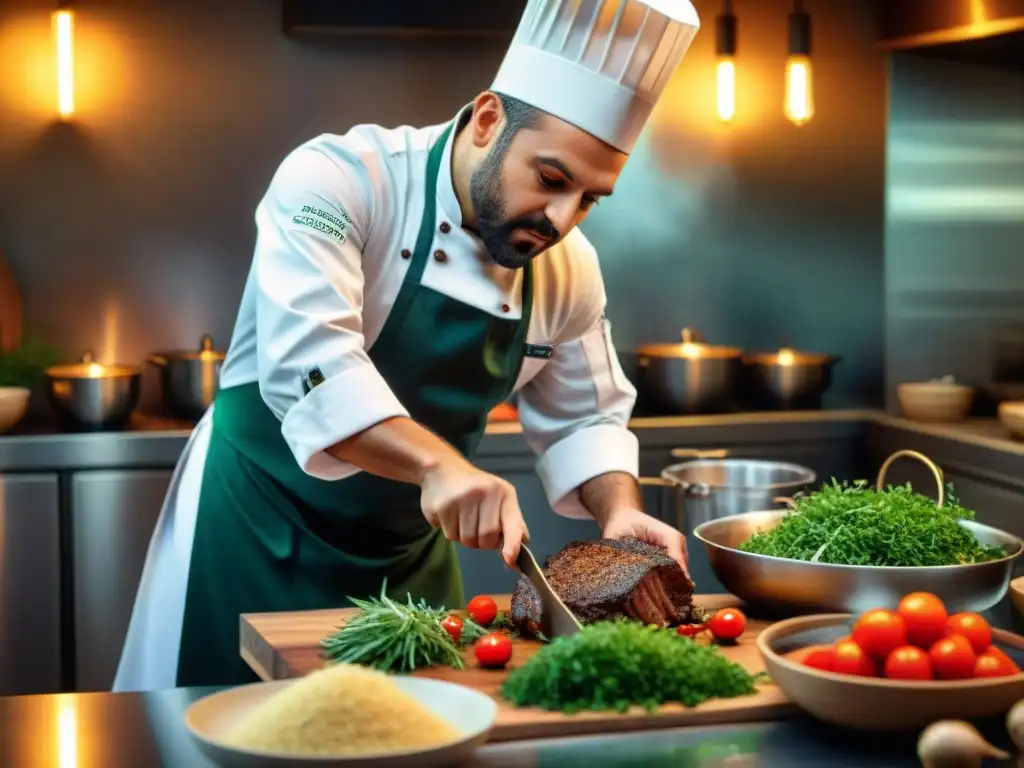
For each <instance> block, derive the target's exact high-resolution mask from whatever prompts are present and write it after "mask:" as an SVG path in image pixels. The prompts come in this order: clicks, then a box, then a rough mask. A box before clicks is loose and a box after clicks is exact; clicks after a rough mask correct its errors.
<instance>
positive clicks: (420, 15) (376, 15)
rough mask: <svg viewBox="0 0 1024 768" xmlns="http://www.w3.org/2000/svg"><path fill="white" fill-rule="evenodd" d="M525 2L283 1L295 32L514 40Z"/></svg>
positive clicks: (289, 29) (288, 27) (290, 31)
mask: <svg viewBox="0 0 1024 768" xmlns="http://www.w3.org/2000/svg"><path fill="white" fill-rule="evenodd" d="M525 8H526V0H281V11H282V14H281V15H282V27H283V29H284V33H285V34H286V35H290V36H308V35H317V36H325V35H326V36H331V35H345V34H352V33H359V34H364V35H365V34H442V35H493V36H499V37H507V38H509V39H511V38H512V35H513V34H514V33H515V31H516V26H517V25H518V24H519V19H520V18H521V17H522V15H523V10H524V9H525Z"/></svg>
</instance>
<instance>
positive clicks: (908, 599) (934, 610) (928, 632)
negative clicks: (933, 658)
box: [896, 592, 946, 649]
mask: <svg viewBox="0 0 1024 768" xmlns="http://www.w3.org/2000/svg"><path fill="white" fill-rule="evenodd" d="M896 612H897V613H898V614H899V615H900V616H902V617H903V623H904V624H905V625H906V627H907V640H909V641H910V643H911V644H912V645H916V646H917V647H918V648H924V649H930V648H931V647H932V646H933V645H934V644H935V642H936V641H937V640H940V639H942V637H943V636H945V634H946V606H945V605H944V604H943V602H942V601H941V600H940V599H939V598H937V597H936V596H935V595H933V594H931V593H930V592H911V593H910V594H909V595H906V596H905V597H904V598H903V599H902V600H900V604H899V606H898V607H897V609H896Z"/></svg>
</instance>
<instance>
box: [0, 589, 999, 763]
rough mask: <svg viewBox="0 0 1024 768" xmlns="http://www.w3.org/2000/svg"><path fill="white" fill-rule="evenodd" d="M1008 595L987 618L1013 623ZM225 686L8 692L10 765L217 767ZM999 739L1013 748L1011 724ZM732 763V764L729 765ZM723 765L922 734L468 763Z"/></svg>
mask: <svg viewBox="0 0 1024 768" xmlns="http://www.w3.org/2000/svg"><path fill="white" fill-rule="evenodd" d="M1011 611H1012V608H1011V607H1010V605H1009V601H1008V600H1004V601H1003V602H1002V603H1001V604H1000V605H999V606H997V607H996V609H994V610H993V611H991V612H989V613H988V614H987V615H988V617H989V619H990V620H992V621H993V623H995V624H997V625H999V626H1004V627H1008V628H1009V627H1010V626H1011V625H1012V624H1013V622H1014V621H1019V619H1017V618H1016V617H1015V616H1014V615H1011ZM215 690H218V689H215V688H182V689H176V690H169V691H159V692H153V693H146V694H130V693H124V694H106V693H96V694H64V695H56V696H24V697H8V698H0V765H10V766H17V767H18V768H64V766H72V765H73V766H75V767H76V768H99V766H102V767H103V768H138V767H139V766H146V767H147V768H150V767H152V768H157V767H158V766H165V767H166V768H212V766H213V764H212V763H210V762H208V761H207V760H206V759H205V758H204V757H203V756H202V754H201V753H200V752H199V751H198V749H197V748H196V747H195V746H193V744H192V741H191V738H190V736H189V734H188V732H187V730H186V728H185V726H184V723H183V721H182V714H183V712H184V711H185V709H186V708H187V707H188V705H189V704H190V703H192V702H193V701H195V700H196V699H197V698H199V697H201V696H204V695H207V694H208V693H212V692H214V691H215ZM981 725H982V730H983V731H984V733H985V735H986V736H987V737H988V738H989V740H990V741H992V742H993V743H995V744H997V745H998V746H1000V747H1003V748H1005V749H1011V746H1010V744H1009V741H1008V739H1007V736H1006V732H1005V730H1004V728H1003V727H1002V723H1000V722H998V721H995V722H990V723H984V724H981ZM726 760H727V762H726ZM641 765H642V766H665V767H666V768H667V767H668V766H672V767H673V768H713V767H714V768H721V766H724V765H728V766H733V767H738V768H741V767H742V766H757V767H758V768H821V766H830V768H847V767H848V768H864V766H871V768H917V766H919V765H920V763H919V762H918V760H917V758H916V755H915V736H914V735H901V736H890V735H886V736H884V737H881V736H878V735H871V736H868V737H865V734H863V733H860V732H853V731H848V730H844V729H839V728H834V727H831V726H827V725H825V724H823V723H820V722H818V721H816V720H813V719H811V718H809V717H806V716H803V715H800V716H797V717H794V718H791V719H789V720H785V721H779V722H765V723H750V724H743V725H734V726H715V727H694V728H677V729H666V730H660V731H646V732H644V733H642V734H640V733H625V734H613V735H602V736H592V737H575V738H565V739H546V740H537V741H521V742H510V743H505V744H495V745H492V746H487V745H485V746H484V747H482V748H481V749H479V750H477V753H476V755H475V756H474V758H473V759H472V760H470V761H469V762H467V763H464V768H470V767H471V766H473V767H475V768H518V767H519V766H522V767H523V768H526V767H529V768H538V767H543V766H559V768H573V767H575V766H579V768H590V766H615V768H627V766H641Z"/></svg>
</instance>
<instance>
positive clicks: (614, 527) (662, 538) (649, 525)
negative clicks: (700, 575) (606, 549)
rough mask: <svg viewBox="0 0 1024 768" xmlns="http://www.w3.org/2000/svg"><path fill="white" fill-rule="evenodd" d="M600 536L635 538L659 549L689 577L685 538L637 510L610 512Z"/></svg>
mask: <svg viewBox="0 0 1024 768" xmlns="http://www.w3.org/2000/svg"><path fill="white" fill-rule="evenodd" d="M601 535H602V536H603V537H604V538H606V539H626V538H629V537H636V538H638V539H640V541H642V542H645V543H647V544H652V545H654V546H656V547H661V548H663V549H664V550H665V552H666V554H668V556H669V557H671V558H672V559H673V560H675V561H676V562H677V563H679V565H680V566H681V567H682V569H683V570H684V571H685V572H686V575H687V576H689V575H690V572H689V569H688V568H687V567H686V561H687V552H686V537H685V536H684V535H683V534H682V533H680V532H679V531H677V530H676V529H675V528H673V527H672V526H671V525H668V524H667V523H663V522H661V521H660V520H656V519H654V518H653V517H651V516H650V515H648V514H646V513H645V512H641V511H640V510H639V509H631V508H629V507H623V508H620V509H616V510H614V511H613V512H611V513H610V514H609V515H608V517H607V519H606V520H605V524H604V529H603V530H602V531H601Z"/></svg>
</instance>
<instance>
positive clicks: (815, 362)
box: [743, 347, 839, 410]
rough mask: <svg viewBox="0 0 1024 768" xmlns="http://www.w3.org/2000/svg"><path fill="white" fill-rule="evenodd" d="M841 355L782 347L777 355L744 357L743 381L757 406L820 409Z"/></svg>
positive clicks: (754, 404) (751, 401)
mask: <svg viewBox="0 0 1024 768" xmlns="http://www.w3.org/2000/svg"><path fill="white" fill-rule="evenodd" d="M838 362H839V358H837V357H832V356H830V355H819V354H807V353H804V352H796V351H794V350H792V349H788V348H785V347H784V348H782V349H780V350H779V351H778V352H777V353H775V354H763V355H749V356H746V357H744V358H743V384H744V388H745V390H746V395H747V398H748V400H749V402H750V404H751V405H752V406H754V407H756V408H768V409H773V410H775V409H778V410H798V409H807V408H820V407H821V398H822V395H824V394H825V392H826V391H827V390H828V388H829V386H830V385H831V384H832V368H834V367H835V365H836V363H838Z"/></svg>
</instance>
